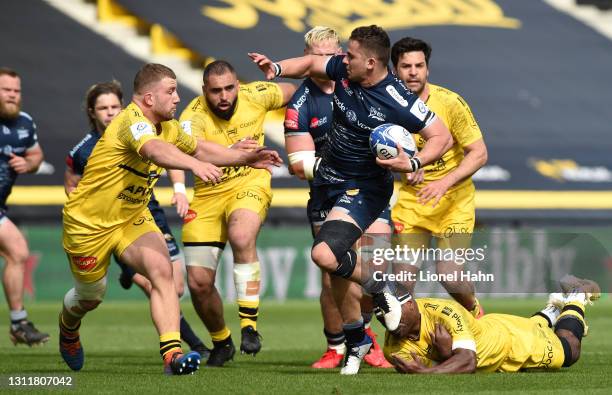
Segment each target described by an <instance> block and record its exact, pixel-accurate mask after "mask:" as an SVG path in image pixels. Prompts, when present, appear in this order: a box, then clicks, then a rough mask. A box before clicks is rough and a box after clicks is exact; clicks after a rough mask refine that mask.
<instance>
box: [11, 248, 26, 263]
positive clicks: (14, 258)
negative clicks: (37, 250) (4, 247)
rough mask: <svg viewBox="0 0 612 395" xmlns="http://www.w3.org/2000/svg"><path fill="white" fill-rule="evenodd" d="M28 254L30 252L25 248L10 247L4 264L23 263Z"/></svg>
mask: <svg viewBox="0 0 612 395" xmlns="http://www.w3.org/2000/svg"><path fill="white" fill-rule="evenodd" d="M29 256H30V252H29V251H28V249H27V248H11V249H10V250H9V251H8V253H7V255H6V257H7V260H6V265H19V266H23V265H25V263H26V261H27V260H28V257H29Z"/></svg>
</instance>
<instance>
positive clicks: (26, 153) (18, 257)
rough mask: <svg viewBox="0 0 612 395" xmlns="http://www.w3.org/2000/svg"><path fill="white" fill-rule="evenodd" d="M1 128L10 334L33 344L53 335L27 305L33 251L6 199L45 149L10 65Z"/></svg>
mask: <svg viewBox="0 0 612 395" xmlns="http://www.w3.org/2000/svg"><path fill="white" fill-rule="evenodd" d="M0 128H1V129H2V132H1V133H0V147H2V152H0V256H2V258H4V262H5V265H4V273H3V275H2V285H3V286H4V295H5V296H6V301H7V303H8V307H9V312H10V318H11V325H10V330H9V336H10V338H11V341H12V342H13V344H15V345H17V344H27V345H28V346H32V345H35V344H41V343H45V342H46V341H47V340H49V335H48V334H47V333H42V332H40V331H39V330H38V329H36V327H34V324H33V323H32V322H31V321H29V320H28V313H27V311H26V309H25V307H24V305H23V279H24V275H25V265H26V260H27V259H28V256H29V255H30V252H29V250H28V243H27V241H26V239H25V237H23V234H21V232H20V231H19V229H18V228H17V226H15V224H14V223H13V221H11V220H10V219H9V217H8V216H7V214H6V211H7V207H6V200H7V199H8V197H9V195H10V194H11V190H12V189H13V184H15V181H16V180H17V176H18V175H19V174H26V173H34V172H36V170H38V167H39V166H40V164H41V162H42V160H43V152H42V149H41V148H40V145H39V144H38V137H37V135H36V124H35V123H34V121H33V120H32V117H31V116H30V115H29V114H27V113H25V112H23V111H21V78H20V76H19V74H18V73H17V72H16V71H15V70H12V69H9V68H6V67H1V68H0Z"/></svg>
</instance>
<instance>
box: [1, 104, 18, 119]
mask: <svg viewBox="0 0 612 395" xmlns="http://www.w3.org/2000/svg"><path fill="white" fill-rule="evenodd" d="M20 112H21V101H19V102H18V103H17V104H13V103H5V102H3V101H0V119H6V120H9V121H12V120H14V119H17V117H18V116H19V113H20Z"/></svg>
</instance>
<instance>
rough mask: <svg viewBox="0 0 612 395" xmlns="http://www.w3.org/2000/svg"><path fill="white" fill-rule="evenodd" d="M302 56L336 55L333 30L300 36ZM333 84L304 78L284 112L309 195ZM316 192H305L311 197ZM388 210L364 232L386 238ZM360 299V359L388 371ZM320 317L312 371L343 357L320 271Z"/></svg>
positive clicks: (295, 166)
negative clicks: (321, 346) (368, 341)
mask: <svg viewBox="0 0 612 395" xmlns="http://www.w3.org/2000/svg"><path fill="white" fill-rule="evenodd" d="M304 41H305V44H306V47H305V49H304V54H305V55H318V56H333V55H337V54H340V53H341V52H342V48H341V46H340V37H339V36H338V33H336V31H335V30H333V29H331V28H329V27H325V26H316V27H314V28H312V29H311V30H309V31H308V32H307V33H306V34H305V35H304ZM333 92H334V82H333V81H330V80H321V79H318V78H307V79H305V80H304V82H302V85H300V87H299V88H298V90H297V91H296V92H295V94H294V95H293V97H292V98H291V100H290V101H289V103H288V104H287V111H286V112H285V148H286V150H287V154H288V155H289V169H290V171H291V172H292V173H293V174H295V175H296V176H297V177H299V178H300V179H306V180H308V184H309V187H310V189H311V190H312V188H314V187H313V185H312V179H313V176H314V175H313V174H312V169H313V164H314V162H315V161H317V160H319V159H318V158H320V157H321V155H322V153H323V150H324V146H325V143H326V142H327V134H328V133H329V131H330V129H331V125H332V119H333V116H334V114H333V100H334V99H333V96H334V95H333ZM314 194H315V193H314V192H313V191H311V192H310V195H311V196H313V195H314ZM319 206H320V203H319V202H315V201H313V199H312V198H310V199H308V204H307V209H306V210H307V215H308V220H309V222H310V227H311V230H312V234H313V237H315V236H316V234H317V233H318V232H319V229H320V227H321V225H322V224H323V222H324V221H325V218H326V216H327V214H328V212H327V211H326V210H323V211H321V210H319V209H317V207H319ZM390 223H391V219H390V210H385V211H383V213H382V214H381V216H380V217H379V218H377V219H376V221H374V223H373V224H372V225H371V226H370V227H369V228H368V233H390V231H391V227H390ZM367 299H368V300H364V299H362V308H361V309H362V314H361V315H362V317H363V320H364V325H365V328H366V333H367V334H368V335H369V336H370V338H372V342H373V345H372V348H371V349H370V351H369V353H368V354H366V356H365V357H364V360H365V361H366V363H368V364H369V365H370V366H375V367H385V368H388V367H392V366H391V364H389V362H387V360H385V357H384V356H383V353H382V349H381V348H380V346H379V345H378V342H377V341H376V334H375V333H374V331H373V330H372V328H371V327H370V321H371V319H372V309H371V304H372V303H371V300H369V298H367ZM319 301H320V304H321V315H322V316H323V333H324V335H325V338H326V339H327V350H326V351H325V353H324V354H323V355H322V356H321V358H320V359H319V360H317V361H316V362H314V363H313V364H312V367H313V368H316V369H331V368H335V367H338V366H339V365H340V364H341V363H342V360H343V359H344V355H345V353H346V345H345V336H344V332H343V330H342V316H341V315H340V312H339V311H338V306H336V301H335V300H334V297H333V294H332V289H331V280H330V274H329V273H328V272H326V271H323V270H322V271H321V296H320V298H319Z"/></svg>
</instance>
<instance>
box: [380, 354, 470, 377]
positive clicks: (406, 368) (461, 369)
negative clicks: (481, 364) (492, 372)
mask: <svg viewBox="0 0 612 395" xmlns="http://www.w3.org/2000/svg"><path fill="white" fill-rule="evenodd" d="M391 363H392V364H393V366H394V367H395V370H396V371H397V372H398V373H421V374H424V373H475V372H476V353H475V352H474V351H472V350H468V349H465V348H457V349H455V350H454V351H453V355H452V356H451V357H450V358H449V359H447V360H446V361H444V362H442V363H441V364H439V365H436V366H432V367H430V368H428V367H427V366H425V365H424V364H423V362H421V360H420V359H419V357H418V356H417V355H416V354H414V353H412V360H410V361H408V360H406V359H403V358H401V357H399V356H397V355H392V356H391Z"/></svg>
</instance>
